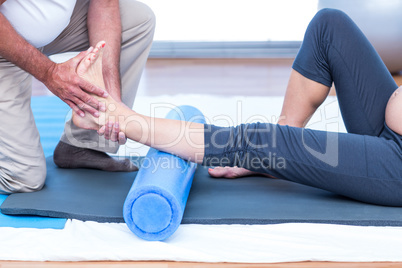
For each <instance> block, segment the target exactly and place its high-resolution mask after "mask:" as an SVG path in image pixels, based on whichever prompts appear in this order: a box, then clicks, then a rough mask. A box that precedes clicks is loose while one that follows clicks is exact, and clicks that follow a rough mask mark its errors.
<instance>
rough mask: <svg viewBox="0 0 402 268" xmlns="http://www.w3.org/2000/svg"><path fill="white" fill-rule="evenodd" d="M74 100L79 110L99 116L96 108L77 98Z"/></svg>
mask: <svg viewBox="0 0 402 268" xmlns="http://www.w3.org/2000/svg"><path fill="white" fill-rule="evenodd" d="M75 102H76V104H77V106H78V108H79V109H80V110H82V111H85V112H88V113H90V114H91V115H93V116H95V117H99V111H98V110H97V109H95V108H93V107H92V106H90V105H88V104H87V103H85V102H83V101H82V100H80V99H78V98H77V99H76V101H75Z"/></svg>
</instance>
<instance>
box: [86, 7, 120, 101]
mask: <svg viewBox="0 0 402 268" xmlns="http://www.w3.org/2000/svg"><path fill="white" fill-rule="evenodd" d="M88 33H89V42H90V45H92V46H94V45H95V44H96V43H97V42H99V41H102V40H104V41H106V47H105V49H104V56H103V62H102V64H103V77H104V80H105V86H106V90H107V91H108V92H109V93H110V94H111V95H112V96H113V98H114V99H116V100H119V101H120V100H121V91H120V88H121V83H120V47H121V20H120V9H119V1H118V0H92V1H91V2H90V5H89V10H88Z"/></svg>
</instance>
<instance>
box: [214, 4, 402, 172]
mask: <svg viewBox="0 0 402 268" xmlns="http://www.w3.org/2000/svg"><path fill="white" fill-rule="evenodd" d="M333 82H334V84H335V88H336V93H337V97H338V100H339V106H340V108H341V112H342V117H343V119H344V123H345V126H346V129H347V130H348V132H350V133H357V134H365V135H372V136H378V135H379V134H380V133H381V131H382V130H383V128H384V121H385V107H386V105H387V102H388V99H389V97H390V96H391V95H392V93H393V92H394V91H395V89H396V88H397V85H396V83H395V81H394V80H393V78H392V76H391V74H390V73H389V71H388V70H387V68H386V67H385V65H384V63H383V62H382V60H381V58H380V57H379V55H378V54H377V52H376V51H375V49H374V48H373V47H372V45H371V44H370V43H369V41H368V40H367V38H366V37H365V36H364V34H363V33H362V32H361V31H360V29H359V28H358V27H357V26H356V24H355V23H354V22H353V21H352V20H351V19H350V18H349V17H348V16H347V15H346V14H344V13H343V12H341V11H339V10H333V9H324V10H321V11H319V12H318V13H317V15H316V16H315V17H314V18H313V19H312V21H311V22H310V24H309V26H308V28H307V30H306V34H305V37H304V40H303V44H302V46H301V48H300V50H299V53H298V55H297V57H296V59H295V61H294V64H293V70H292V73H291V75H290V78H289V83H288V86H287V90H286V95H285V100H284V103H283V107H282V112H281V116H280V120H279V121H278V123H279V124H281V125H289V126H295V127H304V126H305V125H306V124H307V122H308V120H309V119H310V118H311V116H312V115H313V113H314V112H315V111H316V109H317V108H318V106H320V105H321V104H322V102H323V101H324V100H325V99H326V97H327V95H328V92H329V89H330V87H331V85H332V83H333ZM209 173H210V174H211V175H212V176H214V177H240V176H246V175H249V174H255V173H254V172H250V171H248V170H246V169H240V168H223V167H218V168H215V169H213V170H210V171H209Z"/></svg>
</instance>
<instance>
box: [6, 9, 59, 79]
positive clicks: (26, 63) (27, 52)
mask: <svg viewBox="0 0 402 268" xmlns="http://www.w3.org/2000/svg"><path fill="white" fill-rule="evenodd" d="M0 56H2V57H3V58H5V59H6V60H8V61H10V62H12V63H14V64H15V65H17V66H18V67H20V68H21V69H23V70H25V71H27V72H28V73H30V74H32V75H33V76H35V77H36V78H37V79H38V80H40V81H44V80H45V79H46V77H47V74H48V72H49V70H50V69H51V68H53V67H54V65H55V64H54V63H53V62H52V61H51V60H49V59H48V58H47V57H46V56H45V55H43V54H42V53H41V52H40V51H39V50H38V49H36V48H35V47H34V46H32V45H31V44H29V43H28V42H27V41H26V40H25V39H24V38H22V37H21V36H20V35H19V34H18V33H17V32H16V31H15V29H14V28H13V27H12V25H11V24H10V23H9V22H8V20H7V19H6V17H4V16H3V14H1V13H0Z"/></svg>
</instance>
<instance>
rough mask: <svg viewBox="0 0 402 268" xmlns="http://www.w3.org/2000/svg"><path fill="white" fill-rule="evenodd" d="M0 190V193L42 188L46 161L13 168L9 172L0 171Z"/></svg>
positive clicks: (25, 191)
mask: <svg viewBox="0 0 402 268" xmlns="http://www.w3.org/2000/svg"><path fill="white" fill-rule="evenodd" d="M0 172H1V175H0V192H1V193H6V194H10V193H29V192H35V191H39V190H41V189H42V188H43V185H44V184H45V180H46V162H45V160H43V161H39V163H38V164H37V165H35V166H29V167H27V168H26V169H25V168H24V169H20V170H15V171H14V172H12V173H11V174H10V173H9V172H5V171H4V170H3V169H2V170H1V171H0Z"/></svg>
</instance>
